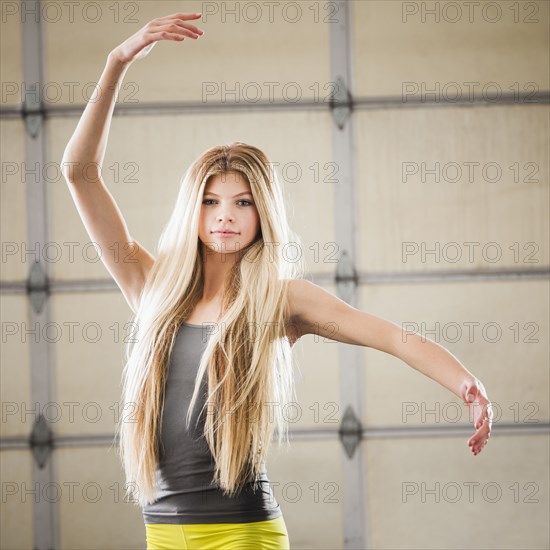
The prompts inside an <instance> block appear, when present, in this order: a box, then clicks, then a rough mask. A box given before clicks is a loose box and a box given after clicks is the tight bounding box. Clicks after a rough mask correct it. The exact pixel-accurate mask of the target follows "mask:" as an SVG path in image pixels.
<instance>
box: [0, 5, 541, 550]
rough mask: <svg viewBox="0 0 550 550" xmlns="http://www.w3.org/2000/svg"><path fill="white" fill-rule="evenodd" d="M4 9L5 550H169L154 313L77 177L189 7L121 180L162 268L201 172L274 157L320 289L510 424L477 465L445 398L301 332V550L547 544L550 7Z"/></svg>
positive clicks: (498, 426) (294, 518)
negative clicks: (174, 218) (182, 201)
mask: <svg viewBox="0 0 550 550" xmlns="http://www.w3.org/2000/svg"><path fill="white" fill-rule="evenodd" d="M23 4H26V6H24V5H23ZM1 6H2V22H1V27H0V30H1V38H0V40H1V55H0V63H1V67H2V69H1V72H2V75H1V78H2V111H1V120H0V131H1V134H0V137H1V154H2V183H1V198H2V205H1V214H2V219H1V230H2V263H1V268H2V273H1V282H2V292H1V297H0V300H1V302H0V303H1V317H2V352H1V360H2V368H1V398H2V422H1V430H2V432H1V450H0V460H1V469H0V473H1V478H2V502H1V507H2V514H1V520H0V545H1V547H2V548H6V549H8V548H9V549H16V548H17V549H20V548H40V549H43V548H61V549H78V548H82V549H84V548H86V549H90V548H98V549H99V548H120V549H122V548H145V528H144V525H143V521H142V517H141V511H140V509H139V508H138V507H137V506H136V505H134V504H132V503H127V502H124V477H123V471H122V468H121V464H120V461H119V459H118V457H117V453H116V448H115V446H114V445H113V434H114V431H115V426H116V422H117V421H118V418H119V416H118V414H119V413H120V410H119V407H120V398H121V393H120V392H121V374H122V368H123V350H124V347H125V345H126V344H125V342H126V340H127V339H128V338H130V337H131V336H132V327H131V326H130V325H129V324H128V321H129V320H130V319H131V310H130V308H129V306H128V305H127V303H126V301H125V300H124V297H123V295H122V293H121V292H120V290H119V289H118V287H117V286H116V284H115V283H114V281H113V280H112V279H111V278H110V276H109V274H108V272H107V270H106V269H105V267H104V265H103V263H102V262H101V260H100V259H99V257H98V254H97V251H96V249H95V248H94V246H93V245H92V244H91V243H90V239H89V237H88V235H87V233H86V231H85V228H84V226H83V224H82V221H81V219H80V217H79V215H78V212H77V210H76V207H75V205H74V203H73V201H72V198H71V195H70V192H69V189H68V188H67V185H66V182H65V180H64V178H63V176H62V175H61V172H60V163H61V159H62V156H63V151H64V148H65V146H66V144H67V142H68V140H69V139H70V137H71V135H72V133H73V131H74V129H75V127H76V124H77V122H78V120H79V117H80V115H81V113H82V109H83V107H84V105H85V103H86V101H87V100H88V99H89V97H90V95H91V93H92V91H93V89H94V84H95V83H96V82H97V80H98V79H99V77H100V75H101V72H102V70H103V68H104V66H105V62H106V57H107V54H108V53H109V51H110V50H111V49H112V48H114V47H115V46H116V45H118V44H119V43H120V42H122V41H123V40H124V39H125V38H127V37H128V36H130V35H131V34H132V33H134V32H136V31H137V30H138V29H139V28H141V27H142V26H143V25H145V24H146V23H147V21H149V20H150V19H152V18H154V17H160V16H164V15H168V14H171V13H175V12H178V11H181V12H195V11H199V12H202V13H203V18H202V21H199V26H200V27H201V28H203V29H204V30H205V31H206V34H205V36H204V37H203V38H202V39H200V40H198V41H193V40H190V39H189V40H187V39H186V40H185V41H184V42H183V43H174V42H160V43H158V44H157V45H156V46H155V48H154V49H153V50H152V51H151V53H150V54H149V55H148V56H147V57H146V58H145V59H143V60H138V61H136V62H134V63H133V64H132V66H131V67H130V68H129V70H128V71H127V73H126V76H125V78H124V81H123V85H122V87H121V90H120V94H119V98H118V103H117V106H116V107H115V111H114V117H113V122H112V126H111V130H110V136H109V143H108V146H107V154H106V157H105V160H104V164H103V166H104V172H103V177H104V181H105V183H106V184H107V186H108V188H109V190H110V191H111V193H112V194H113V196H114V198H115V200H116V202H117V204H118V206H119V207H120V209H121V211H122V213H123V215H124V217H125V219H126V222H127V224H128V227H129V230H130V233H131V234H132V236H134V237H135V238H136V239H137V240H139V241H140V242H141V243H142V244H143V245H144V246H145V247H146V248H147V249H148V250H150V251H151V252H152V253H153V254H154V255H155V254H156V245H157V241H158V238H159V236H160V231H161V230H162V227H163V226H164V223H165V222H166V221H167V219H168V216H169V214H170V212H171V211H172V209H173V206H174V201H175V198H176V195H177V191H178V187H179V184H180V180H181V177H182V176H183V173H184V172H185V170H186V168H187V167H188V166H189V164H190V163H191V162H192V161H193V160H194V159H195V158H196V157H197V156H198V155H199V154H200V153H202V152H203V151H204V150H205V149H207V148H209V147H212V146H214V145H218V144H223V143H230V142H233V141H243V142H245V143H250V144H253V145H256V146H258V147H260V148H261V149H263V150H264V151H265V152H266V154H267V155H268V157H269V158H270V159H271V160H272V161H273V163H274V164H275V167H276V170H277V171H278V174H279V175H280V177H281V182H282V183H283V186H284V193H285V197H286V200H287V205H288V209H289V217H290V222H291V225H292V227H293V229H294V230H295V231H296V233H297V234H298V235H300V237H301V244H300V247H296V248H293V249H289V251H288V254H289V257H295V256H294V255H295V254H299V255H301V256H302V257H303V259H304V261H305V264H306V266H307V278H309V279H310V280H312V281H314V282H315V283H316V284H319V285H321V286H323V287H324V288H326V289H327V290H328V291H330V292H332V293H334V294H336V295H337V296H339V297H340V298H341V299H343V300H345V301H347V302H348V303H350V304H352V305H354V306H355V307H357V308H359V309H362V310H364V311H367V312H369V313H372V314H375V315H379V316H381V317H384V318H386V319H389V320H392V321H394V322H396V323H398V324H400V325H402V326H403V329H404V336H405V335H406V331H407V330H412V331H413V332H414V331H420V332H422V333H423V334H425V335H426V336H427V337H429V338H431V339H433V340H435V341H436V342H438V343H440V344H441V345H443V346H444V347H446V348H447V349H449V350H450V351H451V352H452V353H453V354H455V355H456V356H457V357H458V359H459V360H460V361H461V362H462V363H463V364H464V365H465V366H466V368H468V369H469V370H471V371H472V372H473V373H474V374H475V375H476V376H477V377H478V378H479V379H480V380H481V381H482V382H483V383H484V384H485V387H486V388H487V391H488V394H489V397H490V398H491V399H492V401H493V403H494V404H495V413H496V418H495V422H494V424H493V432H492V436H491V439H490V442H489V444H488V446H487V447H486V448H485V450H484V451H483V452H482V453H481V454H480V455H479V456H476V457H474V456H473V455H472V453H471V452H470V450H469V448H468V446H467V439H468V437H469V436H470V435H471V434H472V433H473V425H472V422H471V421H470V420H469V418H468V414H467V409H466V407H465V406H464V404H463V403H462V402H461V401H460V400H459V399H457V398H455V397H454V396H453V395H452V394H450V392H449V391H447V390H446V389H445V388H443V387H441V386H439V385H438V384H437V383H436V382H434V381H432V380H430V379H428V378H426V377H424V376H422V375H420V374H419V373H417V372H415V371H414V370H413V369H411V368H410V367H408V366H407V365H406V364H405V363H403V362H402V361H400V360H398V359H396V358H395V357H393V356H391V355H388V354H384V353H381V352H379V351H376V350H373V349H366V348H363V347H358V346H351V345H346V344H341V343H337V342H334V341H331V340H323V339H319V338H315V337H314V336H312V335H308V336H305V337H304V338H302V339H301V340H300V341H299V342H298V344H297V345H296V346H295V347H294V348H293V356H294V358H295V361H296V371H295V372H296V376H297V392H298V393H297V395H298V402H297V403H296V405H295V406H294V407H292V408H289V409H288V418H289V421H290V422H291V426H290V434H291V447H290V448H289V449H286V448H284V447H283V448H281V449H278V448H277V446H276V445H275V444H274V445H273V447H272V451H271V453H270V455H269V458H268V463H267V469H268V475H269V478H270V480H271V482H272V484H273V491H274V493H275V496H276V498H277V500H278V502H279V504H280V505H281V508H282V512H283V516H284V518H285V522H286V524H287V527H288V530H289V536H290V542H291V547H292V548H295V549H306V548H307V549H309V548H319V549H321V548H323V549H328V548H331V549H335V548H368V549H397V548H400V549H427V548H433V549H435V548H445V549H461V548H479V549H485V548H499V549H517V548H548V546H549V544H550V533H549V524H548V517H549V512H550V510H549V499H548V495H549V468H548V464H549V458H550V456H549V454H550V453H549V439H548V426H549V396H548V389H549V376H548V374H549V370H548V365H549V345H548V329H549V327H548V321H549V312H548V304H549V298H550V296H549V287H548V274H549V273H548V266H549V254H548V251H549V247H548V235H549V223H548V220H549V195H548V188H549V185H548V184H549V158H548V149H549V108H548V105H549V90H550V83H549V66H550V63H549V61H550V59H549V50H550V48H549V45H550V44H549V35H550V26H549V3H548V2H546V1H543V0H541V1H494V2H481V3H478V2H400V1H393V0H389V1H375V0H366V1H350V2H340V1H338V2H316V1H300V2H286V1H281V2H277V3H267V2H240V3H239V2H237V3H236V2H195V1H189V2H186V1H179V2H175V1H174V2H171V1H157V2H153V1H138V2H123V1H120V2H95V3H94V2H72V3H64V2H36V3H35V2H25V3H20V2H8V1H2V2H1ZM71 6H72V7H71ZM33 9H34V10H36V13H37V15H33V14H32V13H30V12H31V11H32V10H33ZM25 10H26V11H25ZM25 13H27V15H26V16H25ZM35 84H37V88H36V89H33V85H35Z"/></svg>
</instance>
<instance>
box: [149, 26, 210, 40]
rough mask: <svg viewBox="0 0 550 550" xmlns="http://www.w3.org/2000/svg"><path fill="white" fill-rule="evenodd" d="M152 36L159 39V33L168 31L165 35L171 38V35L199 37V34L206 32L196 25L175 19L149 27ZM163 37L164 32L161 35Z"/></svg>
mask: <svg viewBox="0 0 550 550" xmlns="http://www.w3.org/2000/svg"><path fill="white" fill-rule="evenodd" d="M148 32H149V33H150V36H154V37H156V38H157V40H158V39H159V38H158V37H159V33H166V34H165V35H164V37H165V38H169V35H174V34H177V35H181V34H183V35H185V36H189V37H190V38H194V39H197V38H199V36H202V35H203V34H204V31H203V30H201V29H199V28H198V27H195V26H194V25H191V26H188V25H186V24H185V23H182V22H181V21H173V22H170V23H162V24H160V25H152V26H151V27H150V28H149V31H148ZM160 36H161V38H162V34H161V35H160Z"/></svg>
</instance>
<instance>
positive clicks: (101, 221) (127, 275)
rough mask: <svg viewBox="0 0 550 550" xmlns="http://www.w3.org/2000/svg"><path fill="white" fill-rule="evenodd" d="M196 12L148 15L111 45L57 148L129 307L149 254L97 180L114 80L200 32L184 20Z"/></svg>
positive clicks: (90, 228)
mask: <svg viewBox="0 0 550 550" xmlns="http://www.w3.org/2000/svg"><path fill="white" fill-rule="evenodd" d="M199 17H200V14H183V13H178V14H173V15H169V16H166V17H160V18H157V19H153V20H152V21H150V22H149V23H147V25H145V26H144V27H143V28H142V29H140V30H139V31H138V32H136V33H135V34H134V35H132V36H131V37H130V38H128V39H127V40H125V41H124V42H123V43H122V44H120V45H119V46H117V47H116V48H114V49H113V50H112V51H111V52H110V53H109V55H108V56H107V62H106V65H105V67H104V69H103V73H102V74H101V77H100V79H99V82H98V83H97V85H96V88H95V90H94V93H93V94H92V97H91V98H90V101H89V102H88V104H87V105H86V107H85V109H84V112H83V113H82V116H81V118H80V120H79V122H78V125H77V127H76V130H75V131H74V133H73V135H72V137H71V139H70V141H69V142H68V144H67V146H66V148H65V151H64V153H63V159H62V161H61V167H62V172H63V175H64V177H65V180H66V182H67V185H68V187H69V190H70V192H71V195H72V198H73V200H74V202H75V205H76V207H77V210H78V213H79V214H80V217H81V219H82V221H83V223H84V226H85V228H86V231H87V232H88V235H89V236H90V239H91V240H92V242H94V243H96V245H98V246H99V249H100V250H99V252H100V254H101V259H102V261H103V263H104V265H105V267H106V268H107V270H108V271H109V273H110V274H111V276H112V277H113V279H114V280H115V281H116V283H117V284H118V286H119V288H120V289H121V291H122V293H123V294H124V297H125V298H126V300H127V302H128V304H129V305H130V307H131V308H132V310H133V311H136V309H137V306H138V300H139V296H140V294H141V290H142V288H143V284H144V282H145V279H146V277H147V274H148V272H149V270H150V268H151V266H152V265H153V263H154V258H153V256H152V255H151V254H150V253H149V252H148V251H147V250H145V248H143V246H141V245H140V244H139V243H138V242H137V241H136V240H135V239H133V238H132V237H131V235H130V232H129V231H128V227H127V225H126V222H125V220H124V218H123V216H122V213H121V212H120V210H119V208H118V206H117V204H116V202H115V200H114V198H113V196H112V195H111V193H110V192H109V190H108V188H107V187H106V185H105V183H104V181H103V174H102V164H103V159H104V157H105V149H106V146H107V140H108V137H109V128H110V126H111V120H112V116H113V110H114V106H115V102H116V98H117V95H118V91H119V89H120V85H121V83H122V80H123V78H124V75H125V74H126V71H127V70H128V68H129V66H130V65H131V64H132V63H133V62H134V61H135V60H136V59H140V58H143V57H145V56H146V55H147V54H148V53H149V52H150V51H151V49H152V48H153V46H154V45H155V44H156V42H157V41H159V40H174V41H176V42H180V41H183V40H185V38H188V37H191V38H194V39H196V38H198V36H200V35H202V34H203V31H201V30H199V29H198V28H197V27H196V26H195V25H192V24H191V23H188V22H187V21H189V20H194V19H198V18H199Z"/></svg>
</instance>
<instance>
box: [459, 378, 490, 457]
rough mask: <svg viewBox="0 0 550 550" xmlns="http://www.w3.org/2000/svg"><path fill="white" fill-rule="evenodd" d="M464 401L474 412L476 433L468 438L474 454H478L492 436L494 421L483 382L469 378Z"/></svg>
mask: <svg viewBox="0 0 550 550" xmlns="http://www.w3.org/2000/svg"><path fill="white" fill-rule="evenodd" d="M463 395H464V403H465V404H466V405H468V406H471V407H472V409H473V412H474V427H475V429H476V433H475V434H474V435H473V436H472V437H470V439H469V440H468V445H469V446H470V448H471V449H472V452H473V453H474V456H476V455H478V454H479V453H480V452H481V451H482V449H483V448H484V447H485V445H487V442H488V441H489V437H490V436H491V425H492V423H493V408H492V405H491V402H490V401H489V398H488V397H487V392H486V391H485V387H484V386H483V384H482V383H481V382H480V381H479V380H477V378H473V379H471V380H468V382H467V383H466V388H465V390H464V393H463Z"/></svg>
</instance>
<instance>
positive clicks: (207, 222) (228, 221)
mask: <svg viewBox="0 0 550 550" xmlns="http://www.w3.org/2000/svg"><path fill="white" fill-rule="evenodd" d="M259 229H260V216H259V215H258V210H257V209H256V205H255V204H254V200H253V198H252V192H251V189H250V184H249V183H248V181H247V179H246V177H245V176H244V175H243V174H241V173H239V172H228V173H225V174H219V175H217V176H214V177H212V178H211V179H210V181H209V182H208V183H207V184H206V187H205V189H204V195H203V199H202V205H201V214H200V221H199V239H200V240H201V241H202V243H203V244H204V245H205V246H206V247H207V248H208V249H209V250H211V251H213V252H217V253H221V254H224V253H229V254H231V253H235V252H239V251H241V250H243V249H245V248H246V247H247V246H248V245H249V244H251V243H252V242H254V240H255V239H256V236H257V234H258V231H259ZM223 230H227V231H232V232H234V233H231V234H229V235H227V236H224V235H222V234H220V233H217V231H223Z"/></svg>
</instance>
